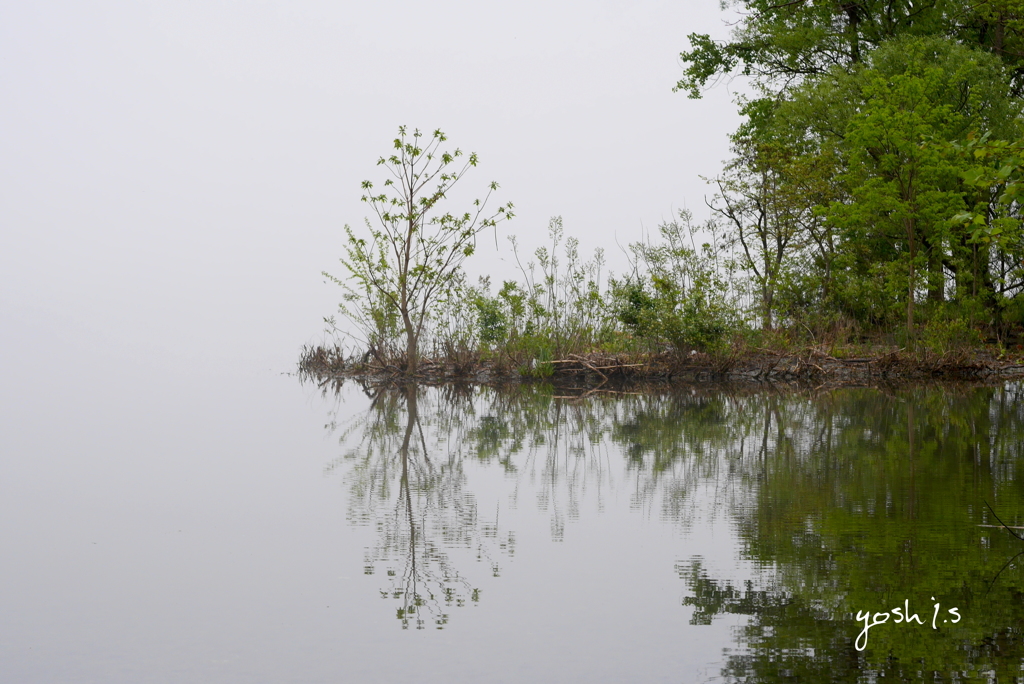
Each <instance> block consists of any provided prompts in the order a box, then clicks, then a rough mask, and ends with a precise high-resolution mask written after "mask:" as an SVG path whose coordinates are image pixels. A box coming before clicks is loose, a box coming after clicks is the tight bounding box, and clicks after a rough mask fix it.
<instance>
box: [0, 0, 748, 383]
mask: <svg viewBox="0 0 1024 684" xmlns="http://www.w3.org/2000/svg"><path fill="white" fill-rule="evenodd" d="M729 18H730V15H729V14H728V13H726V12H723V11H722V10H721V9H720V7H719V5H718V2H716V1H715V0H699V1H698V0H689V1H682V2H680V1H676V2H643V1H637V0H633V1H632V2H621V1H615V2H602V1H595V0H591V1H590V2H576V3H568V2H558V1H552V0H546V1H544V2H531V1H520V2H515V3H502V2H482V1H480V0H477V1H476V2H454V1H450V0H435V1H434V2H395V1H391V2H387V1H385V2H380V1H378V2H363V3H355V2H339V1H337V0H336V1H334V2H283V1H277V2H257V1H247V2H223V1H217V0H202V1H198V2H191V1H185V0H175V1H174V2H142V1H138V0H135V1H132V2H123V3H116V2H102V3H97V2H64V3H56V2H46V1H39V0H35V1H33V2H6V3H3V4H2V5H0V93H2V96H0V174H2V178H0V314H2V316H3V320H2V322H0V327H2V328H3V330H2V332H0V344H3V345H4V346H5V348H6V353H7V355H8V357H9V358H10V357H11V356H13V355H14V354H16V353H18V352H19V351H21V352H25V353H31V349H33V348H34V346H37V343H41V344H46V345H52V344H54V343H55V342H56V341H60V342H61V343H65V344H69V345H71V346H72V347H73V346H74V345H76V344H80V345H89V344H92V345H100V346H102V345H107V346H109V347H110V348H112V349H121V350H125V351H126V352H128V353H142V354H152V355H158V354H171V355H175V356H178V357H183V358H186V359H197V360H198V359H221V358H227V357H230V356H232V355H238V356H240V357H243V358H250V359H259V360H260V361H261V362H262V361H264V360H266V361H267V362H268V363H270V364H277V365H279V366H280V365H282V364H289V363H292V362H293V361H294V359H295V357H296V356H297V352H298V347H299V345H300V344H302V343H303V342H306V341H314V340H317V339H319V338H318V334H319V331H320V330H321V328H322V325H321V319H322V317H323V316H325V315H329V314H331V313H333V311H334V306H335V303H336V301H337V300H338V294H339V293H338V291H337V288H336V286H329V285H325V284H323V279H322V277H321V276H320V272H321V271H322V270H329V271H330V270H334V271H337V270H338V268H337V261H336V259H337V257H338V256H340V254H341V252H342V236H343V233H342V227H343V226H344V225H345V224H351V225H353V226H354V227H358V226H361V225H362V220H363V217H364V216H365V215H366V213H367V212H366V210H365V209H366V208H365V205H363V204H362V203H360V201H359V197H360V194H361V193H360V187H359V186H360V182H361V181H362V180H363V179H375V178H377V177H378V176H379V174H378V169H377V168H376V167H375V161H376V159H377V158H378V157H379V156H380V155H382V154H385V153H387V152H388V149H389V145H390V141H391V140H392V139H393V138H394V137H395V133H396V130H397V127H398V126H399V125H400V124H406V125H408V126H410V127H420V128H422V129H425V130H432V129H434V128H441V129H442V130H444V131H445V132H446V133H447V134H448V135H449V138H450V140H451V143H452V144H453V145H456V146H459V147H461V148H462V149H463V150H465V151H475V152H477V153H478V154H479V155H480V160H481V162H480V166H479V167H478V169H477V170H476V171H475V172H474V173H472V174H471V175H469V176H467V177H466V179H465V180H464V184H465V185H466V187H467V188H470V189H473V188H476V187H480V188H482V187H483V186H484V185H485V184H486V183H487V182H488V181H491V180H495V181H498V182H499V183H500V184H501V191H500V193H498V194H497V195H496V197H495V199H496V201H501V202H505V201H512V202H513V203H514V204H515V206H516V210H517V214H518V216H517V218H516V219H515V220H514V221H512V222H509V223H506V224H503V225H502V228H501V230H500V231H499V238H500V240H499V241H500V245H501V246H502V247H504V246H505V244H506V243H505V240H504V237H503V236H504V235H505V234H507V233H509V232H511V233H515V234H517V235H518V236H519V239H520V243H521V244H522V245H524V246H526V247H530V248H532V247H533V246H536V245H539V244H541V242H542V241H543V240H544V238H545V237H546V235H545V234H546V227H547V222H548V218H549V217H551V216H554V215H561V216H562V217H563V218H564V221H565V227H566V231H567V233H568V234H571V235H575V236H577V237H579V238H580V239H581V242H582V246H583V248H584V250H585V251H586V252H587V253H589V252H590V251H591V250H592V249H593V248H594V247H597V246H603V247H605V249H606V250H607V252H608V257H609V261H610V262H611V265H612V267H613V268H615V269H616V270H620V269H621V268H622V267H623V265H624V261H623V259H622V257H621V254H619V253H618V248H617V247H616V242H618V243H619V244H622V245H625V244H626V243H628V242H629V241H631V240H634V239H636V237H637V236H638V235H639V233H640V231H641V229H642V227H643V228H647V229H654V228H655V227H656V226H657V224H658V222H659V221H661V220H663V219H666V218H669V217H671V216H672V214H673V213H674V212H675V211H676V210H678V209H679V208H682V207H684V206H687V207H690V208H691V209H693V210H694V211H695V213H696V214H697V216H698V217H702V216H705V215H706V213H707V212H706V209H705V208H704V203H703V197H704V194H705V193H706V192H707V187H706V186H705V185H704V183H703V182H702V181H701V180H700V179H699V177H698V176H699V175H702V174H703V175H714V174H715V173H716V171H717V170H718V169H719V168H720V166H721V161H722V160H723V159H724V158H725V157H726V156H727V154H728V141H727V137H726V136H727V135H728V133H729V132H730V131H732V130H733V129H734V128H735V127H736V125H737V123H738V118H737V116H736V115H735V105H734V104H733V103H732V100H733V96H734V93H733V92H731V91H730V87H729V85H728V84H726V85H723V86H720V87H718V88H716V89H715V90H713V91H712V92H710V93H709V94H708V96H707V97H706V98H705V99H703V100H700V101H694V100H689V99H687V98H686V96H685V95H683V94H681V93H673V92H672V90H671V88H672V85H673V84H674V83H675V82H676V80H677V79H678V78H679V76H680V71H681V67H680V63H679V59H678V55H679V52H680V51H681V50H683V49H685V48H686V47H687V41H686V35H687V34H688V33H691V32H694V31H697V32H709V33H711V34H713V35H716V36H719V37H724V36H726V35H727V33H728V30H729V29H728V26H727V25H726V23H725V22H726V20H727V19H729ZM488 241H489V246H488ZM488 241H485V243H484V244H483V245H482V248H483V249H482V250H481V254H480V255H479V258H478V259H477V263H476V264H475V265H474V266H473V267H472V270H474V271H475V272H488V273H493V274H495V275H496V276H497V277H499V278H500V277H503V276H511V275H513V273H512V272H511V271H510V270H508V269H507V267H508V264H507V262H505V263H503V262H501V260H500V255H497V254H495V251H494V240H493V238H489V240H488ZM43 338H45V339H43Z"/></svg>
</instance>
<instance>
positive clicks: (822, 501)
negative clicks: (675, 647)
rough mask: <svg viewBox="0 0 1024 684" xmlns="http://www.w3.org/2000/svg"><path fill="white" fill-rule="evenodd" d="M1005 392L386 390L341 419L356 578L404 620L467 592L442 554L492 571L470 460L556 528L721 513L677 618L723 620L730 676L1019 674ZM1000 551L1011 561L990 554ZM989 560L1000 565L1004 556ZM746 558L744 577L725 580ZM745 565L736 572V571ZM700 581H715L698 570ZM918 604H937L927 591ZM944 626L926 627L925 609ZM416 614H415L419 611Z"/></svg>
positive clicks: (1023, 452) (1016, 417) (1016, 509)
mask: <svg viewBox="0 0 1024 684" xmlns="http://www.w3.org/2000/svg"><path fill="white" fill-rule="evenodd" d="M1021 391H1022V390H1021V388H1020V386H1017V385H1010V386H1007V387H954V386H949V385H945V386H941V387H915V388H900V389H892V390H884V389H871V388H848V389H841V390H832V391H824V392H818V393H814V392H812V393H807V392H803V393H799V392H772V391H760V392H750V391H747V392H738V391H726V390H721V389H715V390H713V389H708V390H705V391H698V390H690V391H685V392H677V393H672V394H643V395H611V394H605V395H594V396H591V397H588V398H586V399H580V400H575V399H562V398H558V397H555V396H553V393H552V390H551V389H550V388H548V389H544V388H537V387H518V388H514V389H512V390H510V391H502V392H499V391H496V390H493V389H472V390H471V389H459V388H456V387H446V388H440V389H425V388H416V387H413V386H407V387H404V388H401V389H400V390H382V391H378V392H377V393H376V394H374V396H373V404H372V407H371V409H370V410H369V411H368V412H367V413H366V414H365V415H363V416H361V417H360V418H359V419H357V420H356V421H355V422H353V423H351V424H350V425H348V427H346V428H341V427H340V426H333V427H334V428H335V429H338V430H339V433H340V436H341V441H342V443H343V444H344V445H346V452H345V455H344V457H343V458H342V459H339V461H338V462H337V463H335V464H332V466H331V467H332V468H334V467H338V466H341V465H342V464H344V466H345V468H346V475H345V477H346V482H347V484H348V486H349V487H350V488H351V492H352V496H351V497H350V506H351V508H350V510H349V517H350V519H352V520H353V521H356V522H361V523H365V524H371V525H374V526H376V529H377V530H378V534H379V541H378V543H377V545H376V546H375V547H374V548H372V549H371V550H370V551H369V552H368V554H367V569H368V572H375V571H376V568H377V567H378V566H380V565H386V566H388V567H389V568H391V569H390V570H389V572H390V573H392V574H389V579H390V581H391V587H390V588H389V589H388V590H387V591H386V592H385V593H386V595H388V596H391V597H393V598H394V599H396V600H398V601H399V602H400V607H399V609H398V616H399V618H400V619H401V620H402V621H403V624H404V625H409V624H414V625H415V626H417V627H422V626H424V625H425V624H426V622H427V620H428V619H429V620H432V621H433V623H434V624H435V625H436V626H439V627H440V626H443V625H444V624H445V622H446V621H447V619H448V611H449V610H450V608H451V607H452V606H458V605H463V604H466V603H467V602H469V603H471V602H473V601H475V600H477V599H478V598H479V592H478V591H477V590H476V588H475V586H474V584H473V583H472V582H471V581H470V580H469V579H467V576H466V575H464V574H463V571H464V570H466V569H467V568H466V566H465V565H464V564H463V565H462V567H461V568H460V569H457V568H456V567H455V564H456V562H455V560H454V556H452V554H453V553H454V552H455V551H456V550H459V549H461V550H468V551H469V552H470V553H471V554H472V555H473V556H475V558H477V559H479V560H481V561H483V562H484V563H486V564H487V566H489V568H490V570H491V572H492V573H494V574H497V573H499V572H500V560H501V558H503V557H507V556H508V555H511V554H512V553H513V551H514V549H515V535H514V532H513V531H511V530H505V529H503V528H501V526H500V525H499V524H498V516H497V514H495V518H494V519H493V520H487V521H485V520H484V519H483V516H482V514H481V513H480V512H479V511H478V510H477V504H476V499H475V497H474V496H473V494H472V492H470V491H467V486H466V481H467V480H466V468H467V465H468V464H474V465H476V464H480V465H483V466H489V467H495V468H500V469H501V471H502V472H503V473H504V475H505V476H506V477H507V478H509V479H510V480H511V482H510V483H509V486H510V487H511V488H512V490H513V494H512V500H513V502H514V501H515V500H517V498H518V497H519V496H520V495H521V494H522V493H523V492H525V491H527V490H536V492H537V498H536V501H537V505H538V506H539V507H540V508H542V509H544V510H547V511H548V514H549V515H550V519H551V534H552V537H553V538H554V539H556V540H557V539H560V538H561V536H562V535H563V534H564V533H565V525H566V521H568V520H571V519H573V518H574V517H576V516H578V515H580V511H581V504H582V502H583V501H584V499H585V498H587V497H590V498H591V503H592V504H596V507H597V508H600V507H601V506H602V505H603V503H604V498H605V496H606V494H607V493H608V492H612V491H615V490H619V491H622V490H623V488H625V491H628V492H629V497H630V499H631V504H632V506H633V508H639V509H641V510H643V511H646V512H647V514H648V515H649V516H650V517H659V518H661V519H663V520H665V521H666V522H671V523H672V524H674V525H678V526H680V527H681V528H682V529H687V528H689V527H692V526H695V525H698V524H703V523H705V522H706V521H707V520H708V519H709V518H717V519H719V520H724V521H726V522H727V523H728V524H729V525H730V526H731V527H732V529H733V530H734V531H735V534H736V535H737V536H738V538H739V541H740V545H741V546H740V552H739V557H738V558H737V559H736V563H737V565H736V568H713V567H708V566H707V565H706V563H705V562H704V560H703V559H701V558H699V557H691V558H684V559H680V561H679V562H678V564H677V567H676V570H677V572H678V574H679V577H680V578H681V580H682V581H683V584H684V586H685V596H684V598H683V599H682V604H683V606H684V607H686V608H687V609H689V610H692V611H693V613H692V618H691V622H692V624H694V625H701V624H709V623H711V622H713V621H714V620H715V619H717V618H718V617H719V616H721V615H725V614H738V615H744V616H746V617H747V623H746V624H745V626H743V627H742V628H741V629H739V631H738V632H737V639H738V644H737V646H738V647H739V648H734V649H731V650H730V649H724V651H725V652H726V655H725V656H724V659H725V665H724V667H723V669H722V675H723V677H724V678H726V679H727V680H732V681H745V682H775V681H808V682H818V681H843V682H846V681H850V682H854V681H870V680H873V679H875V678H878V677H896V678H900V679H912V680H913V679H920V678H928V679H932V678H935V677H937V678H938V679H940V680H949V681H953V680H956V681H972V680H974V679H975V678H981V679H984V680H986V681H996V680H998V681H1014V679H1013V678H1014V677H1018V678H1019V677H1020V676H1021V672H1022V670H1021V668H1022V666H1024V637H1022V631H1021V625H1022V624H1024V571H1022V566H1024V561H1022V560H1017V561H1013V560H1012V559H1013V556H1014V555H1015V554H1016V553H1017V552H1018V551H1020V550H1021V542H1020V541H1019V540H1017V539H1015V538H1013V537H1012V536H1011V535H1009V534H1008V533H1006V532H1005V531H1004V530H999V529H995V528H990V527H981V525H988V524H993V523H994V522H995V521H994V520H993V519H992V516H991V514H990V513H989V512H988V510H987V508H986V506H985V505H984V502H985V501H988V502H989V503H991V504H992V506H993V508H994V509H995V510H996V511H997V512H998V514H999V516H1000V517H1001V518H1002V519H1003V520H1004V521H1006V522H1007V524H1010V525H1021V524H1022V523H1024V478H1022V477H1021V472H1020V466H1021V464H1022V463H1024V403H1022V402H1021V401H1020V399H1021ZM1008 561H1010V562H1009V564H1008ZM1004 566H1006V567H1005V568H1004ZM743 568H751V570H743ZM737 572H739V573H740V575H743V573H746V576H737V574H736V573H737ZM716 575H719V576H717V577H716ZM932 597H934V599H933V598H932ZM904 601H909V602H910V603H911V605H912V610H913V611H915V612H918V613H920V614H921V616H922V617H923V618H924V619H925V622H926V623H927V624H926V625H925V626H923V627H922V626H918V625H910V626H908V625H906V624H902V625H898V624H891V623H890V624H887V625H884V626H882V627H878V628H875V629H873V630H872V631H871V636H870V641H869V647H868V648H867V649H866V650H865V651H857V650H856V649H855V648H854V640H855V638H856V636H857V634H858V632H859V631H860V628H861V626H860V625H859V624H858V623H857V622H856V619H855V615H856V613H857V611H873V612H874V611H887V610H891V609H892V608H893V607H895V606H897V605H900V606H901V605H903V604H904ZM936 602H938V603H940V604H941V606H942V607H943V610H945V609H946V608H949V607H953V606H955V607H958V608H959V611H960V614H961V616H962V620H961V621H960V622H959V623H957V624H956V625H949V624H946V625H942V626H941V627H940V628H937V629H932V628H931V625H930V620H931V616H932V609H933V605H934V603H936ZM428 616H429V618H428Z"/></svg>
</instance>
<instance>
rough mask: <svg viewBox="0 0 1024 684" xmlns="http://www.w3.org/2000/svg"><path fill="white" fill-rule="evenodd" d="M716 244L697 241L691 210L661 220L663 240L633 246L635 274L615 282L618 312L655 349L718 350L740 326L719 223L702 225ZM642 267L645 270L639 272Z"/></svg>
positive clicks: (615, 299) (624, 323)
mask: <svg viewBox="0 0 1024 684" xmlns="http://www.w3.org/2000/svg"><path fill="white" fill-rule="evenodd" d="M703 228H705V229H707V230H708V231H709V232H710V233H711V237H712V242H710V243H704V244H702V245H701V247H700V249H699V250H697V249H695V248H693V247H687V246H686V245H685V242H684V241H685V240H687V239H689V241H690V243H691V245H695V244H696V243H695V242H694V238H695V236H696V235H697V234H698V233H699V232H700V229H699V228H697V227H695V226H693V225H692V223H691V216H690V214H689V212H686V211H682V212H680V215H679V220H676V221H671V222H668V223H663V224H662V225H661V226H660V227H659V230H660V233H661V237H662V238H663V240H662V242H660V243H658V244H651V243H646V242H639V243H634V244H632V245H630V251H631V252H632V254H633V257H634V270H635V271H636V272H637V275H636V276H634V277H632V278H626V279H625V280H623V281H615V282H614V283H613V301H614V302H615V304H614V306H615V315H616V317H617V319H618V320H619V322H620V323H622V324H623V325H624V326H626V328H627V330H629V331H630V332H631V333H632V334H633V335H634V336H636V337H638V338H640V339H641V340H643V341H645V342H646V343H647V344H648V345H649V346H650V347H651V348H652V349H655V350H657V349H659V348H661V347H663V346H665V345H669V346H670V347H671V348H673V349H674V350H676V351H677V352H684V353H685V352H689V351H692V350H696V351H701V352H707V353H718V352H721V351H723V350H724V347H725V345H726V342H727V341H728V339H729V337H730V336H731V334H732V333H733V332H734V331H735V330H736V329H737V328H738V327H739V321H740V316H739V311H738V307H737V306H736V304H735V301H734V296H733V293H732V292H731V291H730V284H729V280H728V275H729V274H728V272H727V270H726V269H728V268H729V266H730V265H729V264H725V263H722V262H721V260H720V258H719V257H720V253H719V249H718V247H719V246H718V244H717V240H716V237H717V226H716V224H714V223H713V222H709V223H707V224H705V225H704V226H703ZM640 267H643V270H644V271H645V274H644V275H643V276H641V275H640V272H639V269H640Z"/></svg>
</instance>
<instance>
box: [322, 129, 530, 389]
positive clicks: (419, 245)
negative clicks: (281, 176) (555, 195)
mask: <svg viewBox="0 0 1024 684" xmlns="http://www.w3.org/2000/svg"><path fill="white" fill-rule="evenodd" d="M425 137H426V136H424V134H423V133H421V132H420V131H419V129H415V130H413V132H412V133H411V134H409V133H408V131H407V129H406V127H405V126H400V127H399V129H398V137H397V138H395V140H394V152H393V153H392V154H391V155H390V156H389V157H381V158H380V159H379V160H378V161H377V165H378V166H383V167H385V168H386V169H387V170H388V172H389V175H390V177H389V178H387V179H386V180H385V181H384V183H383V184H382V186H381V187H380V189H379V190H375V188H374V184H373V183H371V182H370V181H368V180H367V181H363V190H364V191H365V193H366V194H364V195H363V197H362V200H363V201H364V202H366V203H367V204H369V205H370V206H371V207H372V208H373V212H374V215H375V216H376V217H377V223H376V224H373V223H371V222H370V221H369V220H367V221H366V227H367V228H368V229H369V237H368V238H367V237H359V236H357V235H356V234H355V233H354V232H353V231H352V229H351V228H350V227H349V226H345V233H346V235H347V237H348V239H347V245H346V248H345V251H346V257H345V258H343V259H342V260H341V263H342V264H343V265H344V266H345V269H346V270H347V271H348V277H347V278H345V279H344V280H342V279H340V278H336V277H334V276H331V275H330V274H328V273H324V276H326V277H327V278H329V279H330V280H332V281H334V282H336V283H338V284H339V285H341V286H342V287H344V288H345V290H346V296H345V303H344V304H342V308H343V309H345V311H346V313H347V314H348V315H349V317H350V318H352V319H353V320H354V321H356V322H357V323H358V324H360V325H361V326H362V327H363V328H364V330H363V331H364V333H365V334H366V335H367V337H368V342H369V343H370V345H371V348H373V347H374V343H375V342H380V341H382V340H383V339H384V338H386V337H387V336H388V335H390V334H393V333H395V332H397V331H398V328H399V326H400V330H401V333H404V335H405V370H406V372H407V373H408V374H413V373H415V372H416V370H417V368H418V365H419V344H420V340H421V338H422V336H423V333H424V331H425V330H426V329H427V327H428V324H429V319H430V312H431V308H432V307H433V306H434V305H436V304H438V303H441V302H443V301H444V300H445V299H446V298H447V297H449V296H450V295H451V294H452V293H453V291H454V289H455V288H456V287H457V286H458V284H459V282H460V276H461V267H462V262H463V261H465V260H466V258H467V257H468V256H470V255H471V254H472V253H473V251H474V249H475V247H476V236H477V235H478V234H479V233H480V232H481V231H483V230H485V229H487V228H491V227H494V226H496V225H497V223H498V222H499V221H502V220H507V219H510V218H512V216H513V213H512V203H511V202H509V203H507V204H505V205H503V206H501V207H499V208H498V210H497V211H496V212H494V213H493V214H490V215H486V214H485V213H484V210H485V207H486V205H487V201H488V199H490V196H491V193H493V192H494V191H495V190H497V189H498V184H497V183H494V182H492V183H490V184H489V185H488V190H487V194H486V195H485V196H484V197H483V199H476V200H474V201H473V203H472V205H471V208H470V209H469V210H468V211H466V212H463V213H461V214H456V213H452V212H444V213H442V212H441V208H440V206H441V201H442V200H444V199H445V198H446V195H447V193H448V192H449V191H450V190H451V189H452V187H454V186H455V184H456V183H458V182H459V180H461V179H462V177H463V176H464V175H465V174H466V173H467V172H468V171H469V170H470V168H472V167H475V166H476V165H477V155H476V154H475V153H471V154H469V155H468V157H467V156H465V155H463V153H462V151H461V150H459V149H458V148H456V149H455V150H454V151H446V150H442V149H441V145H442V144H443V143H444V142H446V141H447V137H446V136H445V134H444V133H442V132H441V131H440V130H435V131H434V133H433V135H431V136H430V137H429V138H427V139H426V141H424V140H422V139H423V138H425ZM353 281H354V282H355V283H356V284H357V286H356V287H353V286H352V285H351V283H352V282H353Z"/></svg>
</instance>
